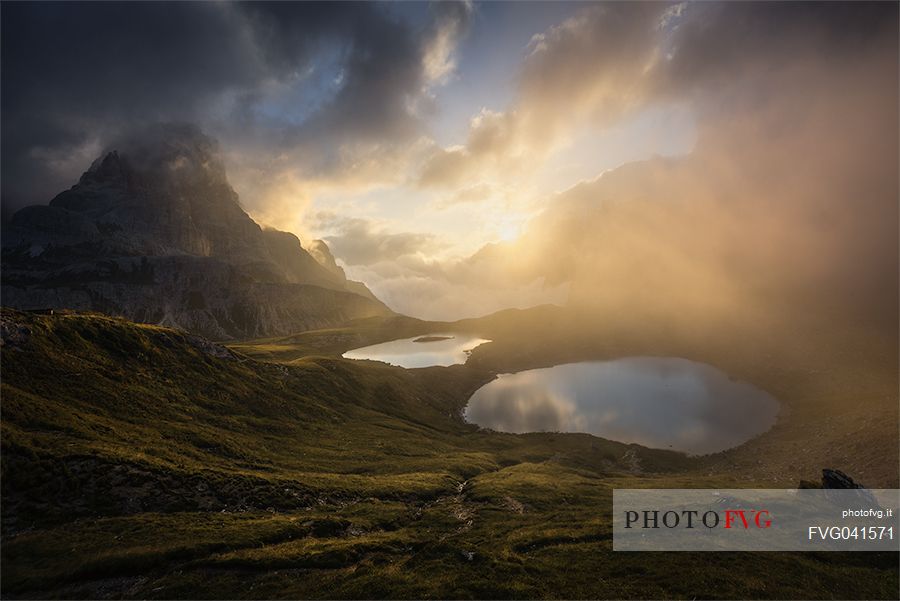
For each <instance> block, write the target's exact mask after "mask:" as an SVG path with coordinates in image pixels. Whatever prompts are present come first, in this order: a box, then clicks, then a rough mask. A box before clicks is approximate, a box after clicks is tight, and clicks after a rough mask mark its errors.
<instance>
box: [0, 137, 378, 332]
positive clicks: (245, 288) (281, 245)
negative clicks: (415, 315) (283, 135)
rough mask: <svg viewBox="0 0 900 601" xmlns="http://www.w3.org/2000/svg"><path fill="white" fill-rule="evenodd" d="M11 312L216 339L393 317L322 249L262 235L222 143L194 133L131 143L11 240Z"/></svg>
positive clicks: (17, 228)
mask: <svg viewBox="0 0 900 601" xmlns="http://www.w3.org/2000/svg"><path fill="white" fill-rule="evenodd" d="M2 246H3V251H2V260H3V269H2V284H3V287H2V302H3V304H4V305H7V306H12V307H17V308H22V309H37V308H72V309H90V310H96V311H101V312H104V313H109V314H114V315H121V316H124V317H127V318H129V319H132V320H135V321H141V322H148V323H160V324H164V325H169V326H176V327H181V328H184V329H187V330H190V331H194V332H197V333H199V334H202V335H205V336H208V337H210V338H214V339H231V338H250V337H260V336H274V335H280V334H288V333H291V332H297V331H302V330H307V329H313V328H320V327H329V326H334V325H338V324H341V323H343V322H345V321H347V320H349V319H354V318H360V317H369V316H373V315H381V314H389V313H390V310H389V309H388V308H387V307H386V306H384V305H383V304H382V303H381V302H380V301H379V300H378V299H376V298H375V297H374V296H373V295H372V294H371V292H369V290H368V289H367V288H366V287H365V286H364V285H363V284H361V283H359V282H353V281H349V280H347V278H346V276H345V275H344V272H343V270H341V269H340V267H339V266H337V264H336V263H335V262H334V258H333V257H332V256H331V253H330V252H329V250H328V247H327V246H326V245H325V244H324V243H323V242H321V241H315V242H314V243H312V244H311V245H310V250H311V252H312V254H311V253H310V252H308V251H307V250H305V249H304V248H303V247H302V246H301V243H300V240H299V239H298V238H297V237H296V236H295V235H293V234H291V233H288V232H281V231H277V230H271V229H263V228H261V227H260V226H259V225H258V224H257V223H256V222H255V221H253V219H251V218H250V216H249V215H247V213H246V212H245V211H244V210H243V209H242V208H241V206H240V204H239V203H238V196H237V193H236V192H235V191H234V189H233V188H232V187H231V186H230V184H229V183H228V180H227V177H226V174H225V168H224V166H223V164H222V162H221V160H220V159H219V157H218V153H217V145H216V143H215V142H214V141H213V140H211V139H210V138H208V137H207V136H205V135H204V134H203V133H202V132H200V131H199V130H198V129H197V128H195V127H193V126H190V125H162V126H155V127H154V128H152V129H147V130H145V131H143V132H141V134H140V135H138V136H135V137H133V138H131V139H127V140H123V141H121V142H119V143H118V144H117V145H116V147H115V148H114V149H112V150H110V151H108V152H106V153H104V154H103V155H102V156H101V157H100V158H98V159H97V160H96V161H94V163H93V164H92V165H91V167H90V168H89V169H88V170H87V171H86V172H85V173H84V174H83V175H82V176H81V179H80V180H79V181H78V183H77V184H76V185H75V186H73V187H72V188H70V189H69V190H66V191H64V192H62V193H60V194H59V195H57V196H56V197H55V198H54V199H53V200H52V201H51V202H50V204H49V205H45V206H31V207H26V208H24V209H22V210H20V211H18V212H17V213H16V214H15V215H14V216H13V217H12V219H11V220H10V222H9V224H8V225H7V226H5V227H4V229H3V238H2Z"/></svg>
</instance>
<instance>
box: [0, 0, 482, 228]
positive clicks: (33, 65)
mask: <svg viewBox="0 0 900 601" xmlns="http://www.w3.org/2000/svg"><path fill="white" fill-rule="evenodd" d="M395 12H396V11H395ZM444 12H446V9H442V10H441V11H435V12H434V13H433V14H432V18H433V20H434V21H435V25H434V26H432V27H424V28H423V27H418V28H416V27H414V26H413V24H412V23H410V22H409V20H406V19H401V18H399V17H398V16H396V15H392V14H390V12H389V11H388V10H387V9H386V7H385V6H384V5H380V4H374V3H344V2H339V3H313V2H301V3H280V2H273V3H247V4H227V3H213V2H197V3H192V2H173V3H162V2H148V3H143V2H141V3H118V2H103V3H82V2H65V3H37V2H36V3H5V4H4V5H3V9H2V77H3V85H2V126H3V138H2V151H3V164H2V186H3V190H2V200H3V207H4V212H7V211H8V209H9V208H10V207H11V206H16V207H18V206H22V205H24V204H30V203H36V202H46V201H47V200H49V198H50V197H52V195H53V194H55V193H56V192H58V191H60V190H61V189H63V188H64V187H66V186H68V185H70V184H71V183H72V179H73V178H74V177H77V175H78V173H80V171H81V170H83V168H84V167H85V166H86V162H87V163H89V162H90V160H91V158H93V157H92V156H91V155H92V154H95V153H96V152H98V151H99V149H100V148H102V147H103V146H105V145H106V144H107V143H108V141H109V140H110V139H111V138H113V137H114V136H116V135H118V134H119V133H120V131H121V130H122V129H123V128H126V127H130V126H132V125H134V124H135V123H145V122H153V121H193V122H197V123H199V124H200V125H202V126H203V127H204V128H206V129H208V130H210V133H212V134H213V135H215V136H217V137H222V138H223V142H224V143H225V144H228V145H230V147H234V146H235V145H236V146H238V147H239V146H240V145H242V144H244V143H247V144H248V146H249V147H251V148H253V149H257V148H260V147H273V146H274V147H277V148H276V149H275V150H274V152H279V150H278V148H280V149H281V150H280V152H284V151H285V149H288V150H291V149H295V148H296V147H298V146H303V147H305V148H307V149H311V148H317V149H318V152H317V153H311V152H309V153H308V155H309V156H315V157H316V160H317V161H318V162H319V164H318V165H314V166H313V167H312V168H314V169H327V168H330V167H332V165H330V164H329V161H333V160H334V157H336V156H337V155H338V154H340V152H339V149H338V148H337V145H339V144H342V143H345V142H348V141H353V142H356V141H358V140H363V141H365V140H378V141H381V142H384V141H387V142H391V141H396V140H402V139H405V138H406V137H408V136H410V135H412V134H413V133H414V132H416V131H417V128H418V127H419V124H418V121H417V118H416V116H415V115H414V114H413V112H412V111H410V108H409V107H410V106H411V103H413V102H414V100H415V98H416V96H417V95H419V94H421V92H422V89H423V87H424V86H425V85H426V84H427V82H426V81H425V80H426V75H425V69H424V66H423V64H424V61H423V55H424V53H425V52H426V50H427V47H428V44H429V39H430V38H429V36H431V35H434V34H435V29H436V27H437V26H438V24H440V22H442V21H443V20H445V19H446V17H445V16H443V13H444ZM457 18H458V19H459V20H460V21H459V22H462V20H464V19H465V18H466V11H463V12H462V14H461V16H458V17H457ZM329 61H330V62H329ZM325 67H327V68H328V69H329V71H328V72H321V71H323V69H325ZM317 69H318V71H317ZM332 71H333V72H332ZM279 86H281V87H280V88H279ZM272 89H278V90H281V91H282V96H283V98H281V99H280V100H279V102H280V104H276V105H273V106H270V105H269V104H267V102H268V101H269V100H270V98H269V96H270V95H271V90H272ZM284 90H287V91H288V92H284Z"/></svg>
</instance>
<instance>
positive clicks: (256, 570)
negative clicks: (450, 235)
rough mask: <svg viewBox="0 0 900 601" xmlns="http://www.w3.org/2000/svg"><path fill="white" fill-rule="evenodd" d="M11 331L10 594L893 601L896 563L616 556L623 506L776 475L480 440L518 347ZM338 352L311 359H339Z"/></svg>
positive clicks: (652, 456)
mask: <svg viewBox="0 0 900 601" xmlns="http://www.w3.org/2000/svg"><path fill="white" fill-rule="evenodd" d="M3 318H4V321H5V322H6V323H7V324H15V325H16V326H24V327H26V328H28V330H29V332H30V333H29V335H28V336H27V340H26V341H25V342H22V343H20V344H16V345H15V346H14V347H13V346H9V345H8V346H6V347H5V348H4V349H3V353H2V376H3V377H2V436H3V440H2V443H3V457H2V468H3V480H2V486H3V507H2V509H3V528H4V533H5V536H4V540H3V547H2V560H3V580H2V592H3V595H4V597H15V596H47V595H53V596H85V597H104V596H127V597H151V598H152V597H159V598H171V597H198V596H206V597H230V598H239V597H257V598H266V597H363V598H378V597H445V598H446V597H450V598H453V597H460V598H464V597H482V598H501V597H564V598H577V597H613V598H624V597H653V598H655V597H686V598H687V597H695V596H699V597H728V598H740V597H758V598H789V597H793V598H796V597H804V598H809V597H823V598H824V597H836V598H895V597H896V591H897V587H898V577H897V565H896V564H897V555H896V554H857V555H855V556H847V555H833V554H831V555H826V554H820V555H801V554H755V555H742V554H715V555H708V554H690V553H681V554H665V555H654V556H652V557H651V556H648V555H646V554H624V553H613V552H612V551H611V541H610V535H611V533H610V526H609V523H610V515H609V513H610V510H611V503H610V499H611V494H612V489H613V488H616V487H640V486H647V487H666V486H692V487H703V486H729V485H735V486H738V485H739V486H747V485H753V484H759V485H771V483H772V482H773V477H772V476H771V475H770V474H767V473H766V472H764V471H757V472H754V474H753V475H750V476H748V475H746V474H745V475H741V476H740V477H739V476H738V475H737V474H735V473H734V472H731V471H730V470H727V469H719V467H720V466H721V465H722V462H731V463H728V465H732V464H733V463H734V462H737V461H739V460H740V456H739V455H735V457H730V458H729V457H722V456H717V457H715V458H704V459H694V460H688V459H686V458H684V457H682V456H680V455H677V454H673V453H667V452H663V451H652V450H648V449H643V448H641V447H637V446H634V445H631V446H626V445H622V444H618V443H614V442H609V441H604V440H601V439H598V438H595V437H591V436H586V435H559V434H534V435H523V436H516V435H506V434H496V433H485V432H479V431H477V430H476V429H475V428H474V427H472V426H469V425H466V424H464V423H462V422H461V421H460V419H459V418H458V411H459V409H460V408H461V407H462V406H463V404H464V403H465V400H466V399H467V398H468V396H469V394H470V393H471V391H472V390H474V389H475V388H476V387H477V386H479V385H481V384H482V383H484V382H486V381H487V380H488V379H489V378H490V377H492V376H491V372H492V370H493V369H495V368H496V367H497V365H498V361H500V357H501V355H500V354H497V353H498V352H499V351H500V350H502V347H503V343H501V342H498V343H496V346H494V347H493V350H491V349H490V348H484V349H482V352H481V353H480V354H477V353H476V354H477V356H473V361H471V363H472V365H471V366H457V367H453V368H430V369H423V370H402V369H398V368H391V367H387V366H384V365H381V364H377V363H372V362H363V363H360V362H352V361H345V360H341V359H337V358H334V357H315V356H313V357H309V356H306V357H304V358H301V356H303V355H304V353H305V351H304V352H299V351H298V349H297V348H292V349H290V350H289V351H288V352H287V353H286V354H284V355H279V354H278V351H277V348H276V349H275V351H274V352H275V355H274V356H273V355H270V356H269V358H270V359H271V358H275V359H278V360H284V361H289V362H290V365H284V364H277V363H260V362H257V361H254V360H249V359H247V358H246V357H244V356H242V355H235V356H234V357H233V358H217V357H214V356H211V355H210V354H208V352H207V351H209V349H208V348H206V347H204V346H203V345H202V344H200V343H198V342H197V341H196V340H195V339H193V338H191V337H189V336H186V335H185V334H182V333H179V332H176V331H172V330H167V329H164V328H158V327H153V326H145V325H136V324H132V323H128V322H125V321H121V320H116V319H111V318H107V317H102V316H98V315H56V316H37V315H26V314H21V313H16V312H13V311H7V310H4V311H3ZM511 321H515V315H514V314H508V315H504V316H501V317H500V318H495V320H494V321H493V322H492V323H487V322H484V323H482V324H481V326H480V327H484V328H487V330H491V331H485V333H487V334H491V335H493V336H495V337H500V336H503V334H504V328H507V329H508V328H510V327H511V325H510V323H511ZM507 322H510V323H507ZM544 322H545V323H549V324H551V325H553V320H544ZM395 325H396V324H395ZM427 325H428V324H425V326H427ZM555 325H557V326H558V325H559V324H558V323H557V324H555ZM425 326H423V325H422V324H421V323H418V324H417V323H414V322H413V323H411V325H409V330H408V335H409V336H413V335H417V334H420V333H427V330H428V327H425ZM465 326H466V327H471V326H472V324H465ZM389 327H392V326H387V328H389ZM385 328H386V326H384V324H379V323H374V322H373V323H371V324H365V325H364V327H362V328H357V330H359V329H362V330H363V332H364V333H362V334H359V332H358V331H353V329H351V330H349V331H347V332H344V334H347V333H348V332H349V333H350V334H351V335H356V334H359V335H360V336H363V337H365V336H369V340H372V341H377V339H378V336H379V335H382V334H383V333H384V332H385V331H386V329H385ZM416 328H419V329H416ZM366 331H368V333H366ZM406 333H407V332H404V334H406ZM332 334H333V332H331V333H318V334H316V335H306V336H304V337H303V340H302V344H304V345H310V344H311V345H312V346H313V347H315V348H318V349H320V350H321V349H323V348H326V351H327V352H332V353H334V352H336V351H335V350H334V349H333V347H328V344H332V345H333V344H334V343H333V342H332V343H326V344H318V343H319V342H322V340H325V339H326V338H327V337H328V336H332ZM401 335H403V334H401ZM568 340H569V343H572V342H573V341H572V340H571V338H570V337H569V338H568ZM282 342H286V344H287V345H290V344H298V343H296V342H291V341H282ZM574 342H576V344H574V345H573V348H574V347H579V346H582V345H583V347H584V348H583V349H582V350H584V351H588V350H590V351H591V353H593V354H601V352H602V349H601V348H600V347H598V346H597V345H596V344H593V343H590V344H589V343H587V342H584V343H578V342H577V341H574ZM342 344H343V343H342ZM316 345H318V346H316ZM563 346H564V345H562V344H560V345H559V347H558V348H559V349H562V348H563ZM249 347H250V345H245V346H244V347H243V348H249ZM235 348H241V347H240V346H239V345H235ZM329 348H331V349H332V350H328V349H329ZM515 348H516V349H518V351H517V352H518V353H519V359H520V360H521V361H522V364H523V365H527V364H528V363H529V360H530V361H531V362H540V361H539V358H540V357H539V356H538V355H539V354H538V353H537V351H531V350H529V349H528V348H527V345H526V346H523V345H522V344H517V345H515ZM547 348H551V349H552V348H555V347H554V346H553V345H552V344H551V345H550V346H549V347H547ZM508 350H509V351H510V352H512V349H508ZM618 350H619V351H621V350H622V348H621V347H619V348H618ZM488 351H490V352H488ZM610 351H611V352H612V348H611V349H610ZM265 352H272V351H265ZM298 352H299V354H297V353H298ZM531 352H534V353H535V355H534V356H531V357H530V359H529V353H531ZM559 352H562V351H561V350H560V351H559ZM491 353H494V354H493V355H492V354H491ZM543 353H544V354H543V355H541V356H542V357H543V358H544V360H549V359H551V358H554V357H552V352H549V353H548V351H547V349H546V348H545V349H544V351H543ZM503 356H504V357H505V355H503ZM557 358H558V357H555V358H554V359H557ZM798 406H802V403H800V404H799V405H798ZM894 423H895V424H896V421H894ZM839 467H840V466H839ZM805 475H806V476H813V477H814V473H807V474H805ZM747 478H751V479H750V480H747ZM753 478H758V480H754V479H753Z"/></svg>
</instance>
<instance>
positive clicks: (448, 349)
mask: <svg viewBox="0 0 900 601" xmlns="http://www.w3.org/2000/svg"><path fill="white" fill-rule="evenodd" d="M485 342H490V340H485V339H484V338H479V337H477V336H472V335H469V334H426V335H423V336H416V337H414V338H404V339H402V340H391V341H390V342H382V343H381V344H373V345H372V346H364V347H362V348H358V349H353V350H352V351H347V352H346V353H344V354H343V355H342V356H343V357H345V358H347V359H371V360H373V361H384V362H385V363H390V364H391V365H396V366H398V367H431V366H433V365H442V366H445V367H446V366H448V365H457V364H460V363H465V362H466V359H468V357H469V351H471V350H472V349H474V348H475V347H476V346H478V345H480V344H484V343H485Z"/></svg>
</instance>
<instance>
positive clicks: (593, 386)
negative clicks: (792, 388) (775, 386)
mask: <svg viewBox="0 0 900 601" xmlns="http://www.w3.org/2000/svg"><path fill="white" fill-rule="evenodd" d="M778 407H779V405H778V401H776V400H775V399H774V398H772V397H771V396H769V395H768V394H766V393H765V392H763V391H762V390H759V389H758V388H756V387H754V386H752V385H750V384H747V383H745V382H740V381H737V380H734V379H732V378H730V377H729V376H728V375H727V374H725V373H723V372H721V371H719V370H718V369H716V368H714V367H712V366H710V365H706V364H704V363H696V362H694V361H688V360H687V359H678V358H667V357H628V358H623V359H616V360H614V361H590V362H582V363H568V364H565V365H557V366H555V367H548V368H545V369H532V370H528V371H523V372H519V373H515V374H503V375H501V376H499V377H498V378H497V379H496V380H494V381H492V382H489V383H488V384H485V385H484V386H482V387H481V388H479V389H478V390H477V391H476V392H475V394H474V395H472V397H471V398H470V399H469V404H468V405H467V407H466V409H465V412H464V415H465V418H466V421H468V422H471V423H474V424H477V425H479V426H481V427H483V428H490V429H492V430H497V431H500V432H515V433H524V432H587V433H589V434H594V435H596V436H600V437H602V438H607V439H609V440H616V441H619V442H625V443H637V444H640V445H644V446H647V447H652V448H658V449H671V450H675V451H682V452H685V453H689V454H697V455H701V454H706V453H715V452H717V451H722V450H725V449H729V448H731V447H735V446H738V445H739V444H741V443H743V442H746V441H747V440H749V439H750V438H752V437H754V436H756V435H758V434H761V433H763V432H765V431H766V430H768V429H769V428H771V427H772V426H773V425H774V423H775V418H776V416H777V414H778Z"/></svg>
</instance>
